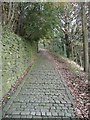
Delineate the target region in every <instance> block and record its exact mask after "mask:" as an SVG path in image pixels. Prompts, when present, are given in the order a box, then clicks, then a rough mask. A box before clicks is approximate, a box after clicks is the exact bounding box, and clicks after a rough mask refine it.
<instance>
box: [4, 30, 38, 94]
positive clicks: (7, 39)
mask: <svg viewBox="0 0 90 120" xmlns="http://www.w3.org/2000/svg"><path fill="white" fill-rule="evenodd" d="M35 57H36V47H35V45H34V44H31V43H30V41H27V40H24V39H21V38H20V37H19V36H17V35H16V34H14V33H12V32H10V31H9V30H7V29H5V28H3V31H2V92H3V93H2V95H3V96H4V95H5V94H6V93H7V91H8V90H9V89H10V88H11V86H12V85H13V84H14V83H15V81H16V80H17V79H18V78H19V77H20V75H21V74H22V73H23V72H24V71H25V69H27V68H28V67H29V65H30V64H31V63H32V61H33V60H34V59H35Z"/></svg>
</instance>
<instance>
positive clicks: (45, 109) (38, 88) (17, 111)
mask: <svg viewBox="0 0 90 120" xmlns="http://www.w3.org/2000/svg"><path fill="white" fill-rule="evenodd" d="M3 117H4V118H36V119H37V118H43V119H44V118H74V117H75V114H74V109H73V99H72V96H71V94H70V91H69V89H68V87H67V86H66V83H65V81H64V80H63V79H62V77H61V76H60V74H59V73H58V71H57V70H56V68H55V65H54V63H53V62H52V61H51V60H50V59H48V58H47V57H46V56H45V55H44V54H43V55H42V54H39V57H38V60H37V61H36V62H35V64H34V66H33V67H32V68H31V70H30V72H29V73H28V75H27V76H26V78H25V80H24V81H23V82H22V84H21V85H20V86H19V87H18V89H17V91H16V93H15V94H14V95H13V96H12V97H11V98H10V100H9V101H8V103H7V104H6V106H5V107H4V108H3ZM59 120H60V119H59ZM68 120H69V119H68ZM73 120H74V119H73Z"/></svg>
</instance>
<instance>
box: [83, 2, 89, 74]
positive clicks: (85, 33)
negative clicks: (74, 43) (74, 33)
mask: <svg viewBox="0 0 90 120" xmlns="http://www.w3.org/2000/svg"><path fill="white" fill-rule="evenodd" d="M81 17H82V36H83V51H84V71H85V72H87V73H88V31H87V20H86V14H85V3H84V2H82V3H81Z"/></svg>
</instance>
